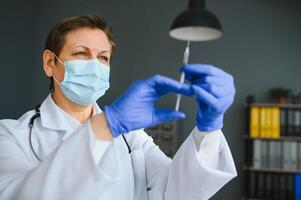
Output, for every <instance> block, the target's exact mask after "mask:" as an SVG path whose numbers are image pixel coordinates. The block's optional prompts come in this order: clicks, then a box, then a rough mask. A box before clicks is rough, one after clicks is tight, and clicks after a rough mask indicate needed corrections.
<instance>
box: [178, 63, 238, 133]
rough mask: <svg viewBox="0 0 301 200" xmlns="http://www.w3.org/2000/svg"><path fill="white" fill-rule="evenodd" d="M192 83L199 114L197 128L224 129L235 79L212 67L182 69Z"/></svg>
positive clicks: (232, 97) (191, 66)
mask: <svg viewBox="0 0 301 200" xmlns="http://www.w3.org/2000/svg"><path fill="white" fill-rule="evenodd" d="M181 70H182V71H184V72H185V77H186V79H187V80H189V81H190V82H191V88H192V91H193V93H194V95H195V98H196V101H197V105H198V112H197V116H196V121H197V127H198V129H199V130H200V131H213V130H218V129H221V128H222V127H223V117H224V113H225V112H226V110H227V109H228V108H229V107H230V105H231V104H232V103H233V99H234V96H235V87H234V80H233V77H232V76H231V75H230V74H228V73H226V72H224V71H223V70H221V69H219V68H216V67H214V66H211V65H205V64H189V65H185V66H184V67H182V69H181Z"/></svg>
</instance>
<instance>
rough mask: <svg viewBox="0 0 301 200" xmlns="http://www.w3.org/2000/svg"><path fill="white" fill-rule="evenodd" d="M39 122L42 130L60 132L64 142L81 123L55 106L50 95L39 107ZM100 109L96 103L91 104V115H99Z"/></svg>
mask: <svg viewBox="0 0 301 200" xmlns="http://www.w3.org/2000/svg"><path fill="white" fill-rule="evenodd" d="M40 111H41V122H42V126H43V127H44V128H48V129H53V130H60V131H61V132H62V133H65V135H64V136H63V140H66V139H67V138H68V137H69V136H70V135H72V133H73V132H74V131H75V130H76V129H77V128H78V127H80V126H81V123H80V122H79V121H77V120H76V119H75V118H73V117H72V116H71V115H69V114H68V113H66V112H65V111H64V110H62V109H61V108H60V107H59V106H57V105H56V104H55V103H54V101H53V99H52V97H51V94H49V95H48V97H47V98H46V99H45V100H44V102H43V103H42V104H41V107H40ZM100 112H101V109H100V108H99V106H98V105H97V103H94V104H93V115H95V114H97V113H100Z"/></svg>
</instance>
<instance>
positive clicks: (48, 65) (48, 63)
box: [43, 49, 55, 77]
mask: <svg viewBox="0 0 301 200" xmlns="http://www.w3.org/2000/svg"><path fill="white" fill-rule="evenodd" d="M54 66H55V58H54V56H53V53H52V52H51V51H49V50H47V49H46V50H45V51H44V53H43V68H44V72H45V74H46V76H48V77H52V75H53V70H54V69H53V68H54Z"/></svg>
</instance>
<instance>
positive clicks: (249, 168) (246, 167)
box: [243, 166, 301, 174]
mask: <svg viewBox="0 0 301 200" xmlns="http://www.w3.org/2000/svg"><path fill="white" fill-rule="evenodd" d="M243 170H245V171H253V172H267V173H282V174H301V170H288V169H277V168H274V169H273V168H256V167H248V166H244V167H243Z"/></svg>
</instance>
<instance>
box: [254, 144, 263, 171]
mask: <svg viewBox="0 0 301 200" xmlns="http://www.w3.org/2000/svg"><path fill="white" fill-rule="evenodd" d="M261 142H262V141H261V140H258V139H257V140H254V143H253V144H254V147H253V167H255V168H260V167H262V164H261Z"/></svg>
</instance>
